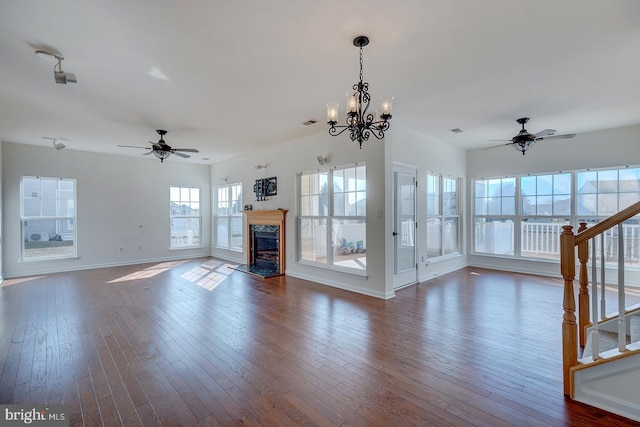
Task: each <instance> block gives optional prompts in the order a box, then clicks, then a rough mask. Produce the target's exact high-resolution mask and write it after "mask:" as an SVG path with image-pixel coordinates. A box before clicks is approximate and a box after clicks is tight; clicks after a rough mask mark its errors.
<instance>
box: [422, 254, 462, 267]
mask: <svg viewBox="0 0 640 427" xmlns="http://www.w3.org/2000/svg"><path fill="white" fill-rule="evenodd" d="M461 256H462V254H461V253H459V252H458V253H455V254H447V255H442V256H439V257H433V258H427V265H429V264H437V263H439V262H444V261H449V260H450V259H455V258H460V257H461Z"/></svg>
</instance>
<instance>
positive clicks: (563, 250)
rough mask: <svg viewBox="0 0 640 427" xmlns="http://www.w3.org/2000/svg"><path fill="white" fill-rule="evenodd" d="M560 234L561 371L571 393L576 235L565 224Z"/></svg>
mask: <svg viewBox="0 0 640 427" xmlns="http://www.w3.org/2000/svg"><path fill="white" fill-rule="evenodd" d="M562 230H563V231H562V234H561V235H560V272H561V273H562V277H563V278H564V298H563V302H562V306H563V308H564V315H563V316H562V373H563V378H564V394H566V395H568V396H570V395H571V381H570V369H571V367H572V366H575V365H577V364H578V334H577V326H576V315H575V311H576V301H575V298H574V296H573V279H574V278H575V276H576V251H575V241H576V237H575V236H574V234H573V227H572V226H571V225H565V226H563V227H562Z"/></svg>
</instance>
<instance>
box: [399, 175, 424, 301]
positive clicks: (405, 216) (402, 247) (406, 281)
mask: <svg viewBox="0 0 640 427" xmlns="http://www.w3.org/2000/svg"><path fill="white" fill-rule="evenodd" d="M393 181H394V185H393V204H394V209H393V227H394V228H393V250H394V274H393V287H394V288H399V287H403V286H407V285H410V284H413V283H416V282H417V277H418V268H417V267H418V266H417V264H416V169H415V168H413V167H410V166H401V165H394V167H393Z"/></svg>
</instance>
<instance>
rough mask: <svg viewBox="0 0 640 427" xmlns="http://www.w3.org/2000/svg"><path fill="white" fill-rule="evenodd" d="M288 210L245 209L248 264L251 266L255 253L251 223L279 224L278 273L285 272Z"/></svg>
mask: <svg viewBox="0 0 640 427" xmlns="http://www.w3.org/2000/svg"><path fill="white" fill-rule="evenodd" d="M287 212H288V210H286V209H278V210H255V211H243V213H244V214H245V216H246V219H247V228H246V229H247V233H246V234H247V240H246V242H247V245H246V246H245V247H246V248H247V265H248V266H251V264H252V262H253V260H252V253H253V247H252V245H253V239H252V235H251V225H277V226H278V255H279V260H278V274H284V272H285V267H286V259H287V252H286V247H285V242H286V232H285V231H286V230H285V216H286V214H287Z"/></svg>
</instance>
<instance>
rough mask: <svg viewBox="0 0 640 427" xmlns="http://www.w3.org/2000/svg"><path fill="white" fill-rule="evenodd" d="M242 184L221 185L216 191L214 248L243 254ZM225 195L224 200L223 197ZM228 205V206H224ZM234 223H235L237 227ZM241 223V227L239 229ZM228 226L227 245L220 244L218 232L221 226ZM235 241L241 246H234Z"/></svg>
mask: <svg viewBox="0 0 640 427" xmlns="http://www.w3.org/2000/svg"><path fill="white" fill-rule="evenodd" d="M242 191H243V189H242V183H241V182H235V183H232V184H225V185H219V186H217V187H216V188H215V189H214V197H213V199H214V210H213V211H214V217H213V218H214V230H215V232H216V236H215V241H214V244H213V245H214V246H215V247H216V248H219V249H226V250H230V251H234V252H242V251H243V250H244V244H245V242H244V240H245V239H244V233H245V232H244V225H243V220H242V211H243V206H244V205H243V203H242V196H243V194H242ZM222 194H224V196H225V197H224V200H221V197H220V196H221V195H222ZM234 203H235V204H234ZM224 204H226V206H225V205H224ZM232 223H235V224H236V225H235V227H234V226H233V224H232ZM238 223H239V227H238ZM225 224H226V227H225V228H226V230H227V236H226V242H227V244H226V245H222V244H220V243H219V239H218V235H217V234H218V230H219V229H220V227H219V226H220V225H225ZM234 241H239V244H236V245H234V243H233V242H234Z"/></svg>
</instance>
